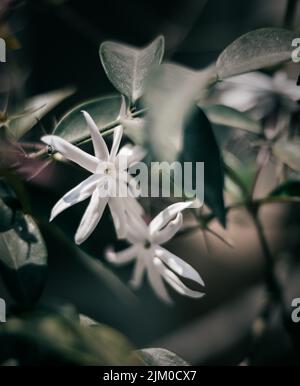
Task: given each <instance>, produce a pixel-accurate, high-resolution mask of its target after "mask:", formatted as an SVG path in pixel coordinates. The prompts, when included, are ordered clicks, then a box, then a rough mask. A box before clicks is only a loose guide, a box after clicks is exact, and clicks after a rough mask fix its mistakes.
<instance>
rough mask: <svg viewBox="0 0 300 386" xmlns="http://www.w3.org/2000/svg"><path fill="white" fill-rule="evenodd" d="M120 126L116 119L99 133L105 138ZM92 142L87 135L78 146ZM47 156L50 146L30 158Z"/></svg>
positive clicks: (142, 111)
mask: <svg viewBox="0 0 300 386" xmlns="http://www.w3.org/2000/svg"><path fill="white" fill-rule="evenodd" d="M145 112H146V109H145V108H144V109H141V110H138V111H136V112H134V113H132V114H131V116H132V117H133V118H135V117H139V116H141V115H142V114H144V113H145ZM118 125H120V120H119V119H116V120H115V121H112V122H109V123H108V124H107V125H105V126H103V127H102V128H101V129H100V130H99V131H100V132H101V134H102V136H103V137H106V136H108V135H110V134H112V133H113V131H114V130H113V129H114V128H115V127H116V126H118ZM90 141H91V137H90V136H89V135H87V136H86V137H83V138H82V140H81V141H79V142H78V143H77V144H76V145H78V146H80V145H83V144H85V143H87V142H90ZM47 154H48V146H44V147H43V148H42V149H41V150H39V151H37V152H35V153H31V154H28V158H30V159H37V158H41V157H44V156H46V155H47Z"/></svg>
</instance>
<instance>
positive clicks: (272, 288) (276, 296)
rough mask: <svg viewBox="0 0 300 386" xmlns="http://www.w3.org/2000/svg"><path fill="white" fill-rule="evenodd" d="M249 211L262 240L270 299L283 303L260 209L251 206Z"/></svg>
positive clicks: (260, 240)
mask: <svg viewBox="0 0 300 386" xmlns="http://www.w3.org/2000/svg"><path fill="white" fill-rule="evenodd" d="M248 210H249V213H250V215H251V217H252V219H253V222H254V225H255V229H256V232H257V236H258V239H259V242H260V246H261V249H262V252H263V256H264V274H265V281H266V288H267V291H268V293H269V296H270V300H272V301H274V302H275V303H279V304H282V300H283V299H282V290H281V286H280V284H279V282H278V280H277V278H276V274H275V260H274V258H273V255H272V253H271V251H270V248H269V245H268V242H267V239H266V236H265V232H264V229H263V225H262V223H261V220H260V218H259V214H258V211H257V210H256V209H254V210H252V209H251V207H250V208H249V209H248Z"/></svg>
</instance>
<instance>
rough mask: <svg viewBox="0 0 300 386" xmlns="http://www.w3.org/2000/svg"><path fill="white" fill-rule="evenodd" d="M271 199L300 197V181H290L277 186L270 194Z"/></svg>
mask: <svg viewBox="0 0 300 386" xmlns="http://www.w3.org/2000/svg"><path fill="white" fill-rule="evenodd" d="M269 196H270V197H300V181H299V180H289V181H285V182H284V183H282V184H281V185H279V186H277V187H276V188H275V189H274V190H272V192H271V193H270V194H269Z"/></svg>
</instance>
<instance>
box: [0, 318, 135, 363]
mask: <svg viewBox="0 0 300 386" xmlns="http://www.w3.org/2000/svg"><path fill="white" fill-rule="evenodd" d="M0 345H1V347H2V348H3V349H2V350H1V351H0V363H1V362H3V361H4V360H7V359H8V358H12V357H13V358H16V359H17V360H18V361H19V362H20V364H21V365H38V364H39V365H42V364H44V365H46V364H48V365H49V364H53V363H55V364H56V365H57V364H61V365H63V364H64V365H90V366H93V365H94V366H100V365H107V366H117V365H120V366H121V365H140V364H141V361H140V360H139V358H138V357H137V356H135V355H133V354H132V349H133V347H132V345H131V344H130V343H129V342H128V340H127V338H125V337H124V336H123V335H122V334H120V333H119V332H118V331H116V330H113V329H112V328H110V327H108V326H106V325H103V324H97V326H93V327H89V326H82V325H80V323H79V322H76V321H73V320H71V319H70V318H66V317H63V316H62V315H61V314H57V313H54V312H52V313H49V312H42V311H35V312H34V313H30V314H27V315H26V316H25V317H23V318H19V319H16V318H13V319H9V320H8V321H7V322H6V323H5V324H3V325H2V326H0ZM16 347H17V348H18V349H16Z"/></svg>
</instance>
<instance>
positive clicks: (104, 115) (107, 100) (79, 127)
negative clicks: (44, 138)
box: [53, 95, 122, 143]
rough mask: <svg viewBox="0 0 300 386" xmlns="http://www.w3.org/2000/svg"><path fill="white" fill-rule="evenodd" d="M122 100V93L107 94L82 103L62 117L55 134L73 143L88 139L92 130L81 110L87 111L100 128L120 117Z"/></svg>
mask: <svg viewBox="0 0 300 386" xmlns="http://www.w3.org/2000/svg"><path fill="white" fill-rule="evenodd" d="M121 101H122V99H121V96H120V95H107V96H103V97H100V98H97V99H93V100H90V101H87V102H84V103H81V104H80V105H78V106H76V107H74V108H73V109H72V110H71V111H69V112H68V113H67V114H66V115H64V116H63V117H62V119H61V120H60V121H59V122H58V124H57V126H56V128H55V130H54V132H53V134H55V135H58V136H60V137H62V138H64V139H65V140H67V141H69V142H72V143H78V142H80V141H82V140H84V139H87V138H88V137H89V136H90V131H89V129H88V126H87V124H86V121H85V119H84V117H83V114H82V112H81V111H82V110H85V111H87V112H88V113H89V114H90V115H91V117H92V118H93V120H94V121H95V123H96V125H97V126H98V127H99V130H100V129H101V128H103V127H104V126H106V125H108V124H110V123H112V122H113V121H115V120H116V119H117V118H118V116H119V112H120V107H121Z"/></svg>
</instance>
